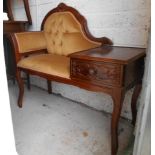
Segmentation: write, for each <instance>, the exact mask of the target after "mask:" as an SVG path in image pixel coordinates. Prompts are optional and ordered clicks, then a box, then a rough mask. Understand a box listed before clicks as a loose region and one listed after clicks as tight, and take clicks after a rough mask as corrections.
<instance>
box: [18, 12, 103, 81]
mask: <svg viewBox="0 0 155 155" xmlns="http://www.w3.org/2000/svg"><path fill="white" fill-rule="evenodd" d="M15 38H16V42H17V45H18V51H19V53H25V52H30V51H34V53H35V51H37V50H41V49H47V51H48V54H40V55H35V56H29V57H28V58H22V59H21V60H20V61H19V62H18V65H17V66H18V67H20V68H25V69H30V70H34V71H38V72H41V73H46V74H50V75H54V76H59V77H63V78H67V79H69V78H70V58H68V57H67V55H69V54H71V53H74V52H78V51H82V50H86V49H90V48H95V47H98V46H100V45H101V43H99V42H94V41H92V40H90V39H89V38H88V37H87V36H86V35H85V34H84V32H83V28H82V26H81V24H80V23H79V21H78V20H77V19H76V17H75V16H74V15H73V14H72V13H71V12H55V13H53V14H51V15H50V16H49V17H48V18H47V19H46V21H45V23H44V26H43V31H41V32H22V33H16V34H15Z"/></svg>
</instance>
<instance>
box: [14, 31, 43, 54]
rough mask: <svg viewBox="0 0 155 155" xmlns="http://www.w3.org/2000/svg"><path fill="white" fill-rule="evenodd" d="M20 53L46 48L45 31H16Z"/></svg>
mask: <svg viewBox="0 0 155 155" xmlns="http://www.w3.org/2000/svg"><path fill="white" fill-rule="evenodd" d="M15 37H16V41H17V44H18V49H19V53H25V52H30V51H34V52H35V51H36V50H41V49H46V39H45V37H44V32H42V31H41V32H22V33H15Z"/></svg>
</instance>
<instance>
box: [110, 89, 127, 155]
mask: <svg viewBox="0 0 155 155" xmlns="http://www.w3.org/2000/svg"><path fill="white" fill-rule="evenodd" d="M124 95H125V92H124V90H123V89H122V88H114V89H113V93H112V98H113V103H114V104H113V105H114V108H113V113H112V121H111V154H112V155H116V154H117V151H118V123H119V118H120V114H121V110H122V103H123V100H124Z"/></svg>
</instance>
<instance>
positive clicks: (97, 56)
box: [69, 46, 146, 64]
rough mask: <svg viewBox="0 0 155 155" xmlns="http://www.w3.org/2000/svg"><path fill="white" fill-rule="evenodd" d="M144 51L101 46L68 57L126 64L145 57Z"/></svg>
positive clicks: (143, 49)
mask: <svg viewBox="0 0 155 155" xmlns="http://www.w3.org/2000/svg"><path fill="white" fill-rule="evenodd" d="M145 50H146V49H145V48H132V47H119V46H101V47H98V48H94V49H89V50H85V51H80V52H76V53H73V54H70V55H69V57H71V58H79V59H80V58H82V59H85V60H88V59H89V60H95V61H104V62H110V63H118V64H128V63H131V62H132V61H134V60H136V59H138V58H140V57H142V56H145Z"/></svg>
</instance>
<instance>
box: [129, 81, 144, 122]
mask: <svg viewBox="0 0 155 155" xmlns="http://www.w3.org/2000/svg"><path fill="white" fill-rule="evenodd" d="M141 88H142V84H141V83H140V84H137V85H136V86H135V88H134V92H133V95H132V100H131V111H132V124H133V125H135V123H136V117H137V100H138V96H139V94H140V91H141Z"/></svg>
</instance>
